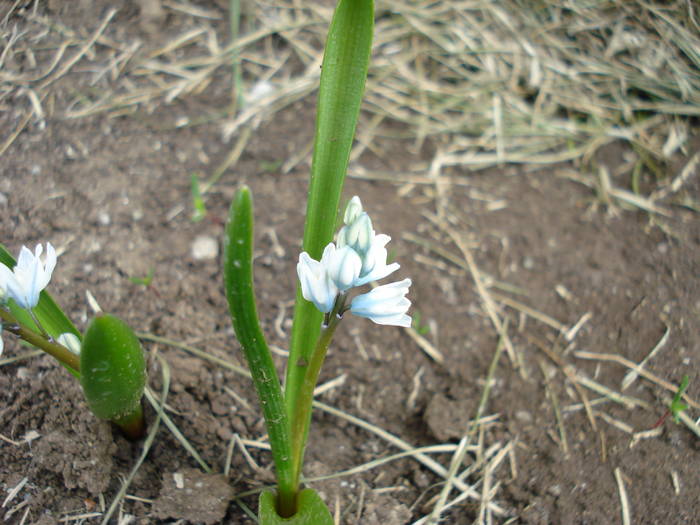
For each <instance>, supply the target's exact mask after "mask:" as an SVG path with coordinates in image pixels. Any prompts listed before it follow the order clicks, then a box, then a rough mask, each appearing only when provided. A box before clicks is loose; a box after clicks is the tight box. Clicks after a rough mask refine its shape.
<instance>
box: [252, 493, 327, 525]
mask: <svg viewBox="0 0 700 525" xmlns="http://www.w3.org/2000/svg"><path fill="white" fill-rule="evenodd" d="M275 502H276V498H275V494H274V493H273V492H271V491H269V490H266V491H265V492H263V493H261V494H260V509H259V510H258V517H259V519H260V525H333V516H331V513H330V511H329V510H328V507H326V504H325V503H323V500H322V499H321V497H320V496H319V495H318V494H317V493H316V491H315V490H312V489H304V490H302V491H301V492H300V493H299V500H298V510H297V513H296V514H294V516H292V517H291V518H282V517H280V515H279V514H277V509H276V508H275Z"/></svg>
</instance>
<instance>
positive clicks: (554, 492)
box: [547, 485, 561, 498]
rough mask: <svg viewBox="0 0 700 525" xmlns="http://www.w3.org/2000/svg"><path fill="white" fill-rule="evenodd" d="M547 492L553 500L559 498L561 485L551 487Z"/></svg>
mask: <svg viewBox="0 0 700 525" xmlns="http://www.w3.org/2000/svg"><path fill="white" fill-rule="evenodd" d="M547 492H549V493H550V494H551V495H552V496H554V497H555V498H558V497H559V496H561V485H552V486H551V487H549V488H548V489H547Z"/></svg>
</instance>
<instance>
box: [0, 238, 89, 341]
mask: <svg viewBox="0 0 700 525" xmlns="http://www.w3.org/2000/svg"><path fill="white" fill-rule="evenodd" d="M0 263H2V264H4V265H5V266H8V267H9V268H14V267H15V265H16V264H17V261H15V259H14V257H12V255H11V254H10V252H9V251H7V249H6V248H5V247H4V246H3V245H2V244H0ZM9 307H10V311H11V312H12V315H14V316H15V317H16V318H17V320H18V321H19V322H20V323H21V324H22V325H24V326H26V327H27V328H30V329H31V330H34V331H35V332H40V330H39V328H38V327H37V326H36V323H35V322H34V319H32V317H31V316H30V315H29V312H27V311H26V310H25V309H24V308H20V307H19V306H17V305H16V304H15V302H14V301H10V302H9ZM34 315H36V317H37V319H39V322H40V323H41V325H42V327H43V328H44V330H46V332H47V333H48V334H49V335H50V336H51V337H53V338H54V339H57V338H58V336H59V335H61V334H65V333H67V332H70V333H72V334H75V335H76V336H78V338H82V335H81V334H80V332H79V331H78V329H77V328H76V327H75V326H74V325H73V323H72V322H71V321H70V319H68V317H67V316H66V314H65V313H63V310H61V308H60V307H59V306H58V305H57V304H56V302H55V301H54V300H53V298H52V297H51V295H49V293H48V292H46V291H43V292H41V295H39V303H38V304H37V305H36V307H35V308H34Z"/></svg>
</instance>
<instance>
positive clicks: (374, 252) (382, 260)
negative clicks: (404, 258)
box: [355, 233, 400, 286]
mask: <svg viewBox="0 0 700 525" xmlns="http://www.w3.org/2000/svg"><path fill="white" fill-rule="evenodd" d="M390 240H391V237H389V236H388V235H384V234H383V233H380V234H379V235H375V236H374V238H373V239H372V245H371V246H370V248H369V250H368V251H367V254H365V256H364V258H363V259H362V270H360V276H359V278H358V279H357V280H356V281H355V286H362V285H363V284H367V283H369V282H372V281H378V280H379V279H384V277H386V276H387V275H389V274H392V273H394V272H395V271H396V270H398V269H399V268H400V266H399V264H398V263H391V264H387V263H386V258H387V251H386V248H385V246H386V244H387V243H388V242H389V241H390Z"/></svg>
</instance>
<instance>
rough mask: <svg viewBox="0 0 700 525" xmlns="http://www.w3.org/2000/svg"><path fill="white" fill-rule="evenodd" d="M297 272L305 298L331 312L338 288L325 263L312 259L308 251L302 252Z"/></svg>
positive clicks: (325, 311)
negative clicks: (324, 265) (329, 275)
mask: <svg viewBox="0 0 700 525" xmlns="http://www.w3.org/2000/svg"><path fill="white" fill-rule="evenodd" d="M324 254H325V252H324ZM297 274H298V276H299V282H300V283H301V294H302V295H303V297H304V299H306V300H307V301H311V302H312V303H314V304H315V305H316V308H318V309H319V310H320V311H321V312H323V313H327V312H330V311H331V309H332V308H333V303H334V302H335V297H336V296H337V295H338V289H337V288H336V287H335V285H334V284H333V282H332V281H331V279H330V278H329V277H328V272H327V271H326V269H325V268H324V267H323V264H322V263H320V262H319V261H316V260H314V259H312V258H311V257H310V256H309V254H308V253H306V252H302V253H301V254H300V255H299V263H298V264H297Z"/></svg>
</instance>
